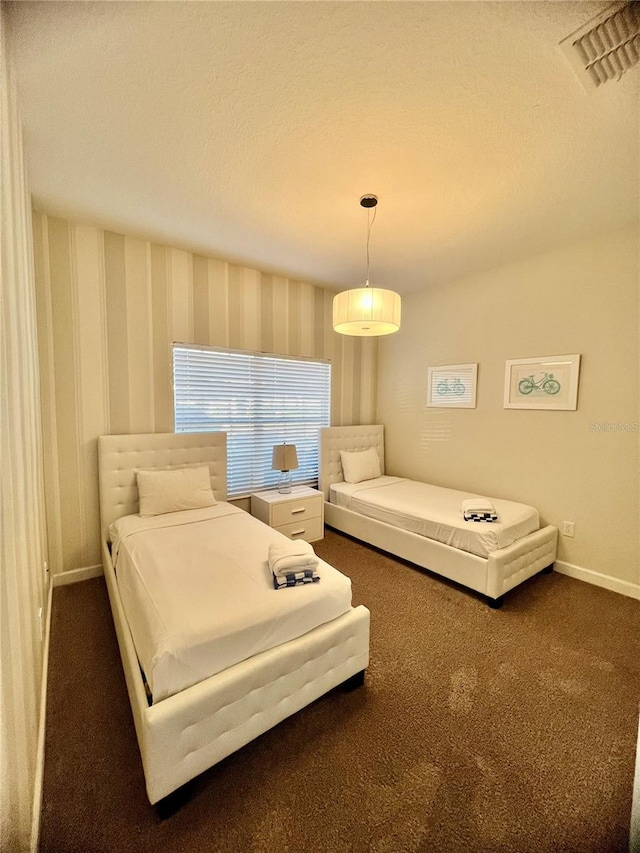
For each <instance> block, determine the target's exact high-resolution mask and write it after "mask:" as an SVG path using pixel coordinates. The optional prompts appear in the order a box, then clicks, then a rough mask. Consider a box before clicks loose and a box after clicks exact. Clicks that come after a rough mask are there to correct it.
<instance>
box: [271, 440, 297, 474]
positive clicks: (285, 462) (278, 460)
mask: <svg viewBox="0 0 640 853" xmlns="http://www.w3.org/2000/svg"><path fill="white" fill-rule="evenodd" d="M271 467H272V469H273V470H274V471H293V470H294V469H295V468H297V467H298V454H297V453H296V446H295V444H276V445H275V446H274V448H273V456H272V457H271Z"/></svg>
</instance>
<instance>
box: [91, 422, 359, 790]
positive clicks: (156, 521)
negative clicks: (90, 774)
mask: <svg viewBox="0 0 640 853" xmlns="http://www.w3.org/2000/svg"><path fill="white" fill-rule="evenodd" d="M98 444H99V474H100V508H101V523H102V533H103V546H102V547H103V565H104V572H105V577H106V582H107V588H108V592H109V598H110V602H111V608H112V611H113V618H114V623H115V627H116V633H117V637H118V643H119V647H120V654H121V658H122V662H123V667H124V673H125V678H126V683H127V689H128V692H129V698H130V702H131V708H132V711H133V718H134V723H135V728H136V734H137V737H138V743H139V746H140V754H141V757H142V764H143V768H144V773H145V780H146V787H147V795H148V797H149V801H150V802H151V803H157V802H159V801H161V800H163V798H165V797H167V796H168V795H169V794H171V793H172V792H173V791H175V790H176V789H177V788H179V787H180V786H182V785H183V784H184V783H186V782H188V781H189V780H190V779H192V778H193V777H195V776H196V775H198V774H199V773H201V772H202V771H204V770H206V769H207V768H209V767H211V766H212V765H213V764H215V763H217V762H218V761H220V760H221V759H222V758H224V757H225V756H227V755H229V754H230V753H232V752H234V751H235V750H237V749H238V748H240V747H241V746H243V745H244V744H246V743H248V742H249V741H250V740H252V739H253V738H255V737H257V736H258V735H260V734H261V733H263V732H265V731H266V730H267V729H269V728H272V727H273V726H274V725H276V724H277V723H279V722H280V721H282V720H284V719H285V718H286V717H288V716H290V715H291V714H293V713H294V712H296V711H298V710H299V709H301V708H303V707H304V706H305V705H308V704H309V703H310V702H312V701H313V700H315V699H317V698H318V697H319V696H321V695H322V694H324V693H326V692H327V691H328V690H330V689H332V688H333V687H336V686H337V685H339V684H342V683H345V682H347V683H349V682H350V681H351V682H352V683H354V684H355V683H358V682H360V681H361V676H362V673H363V671H364V669H365V668H366V666H367V664H368V656H369V612H368V610H367V609H366V608H365V607H362V606H359V607H356V608H353V607H352V606H351V588H350V582H349V580H348V578H346V577H345V576H344V575H342V574H341V573H339V572H337V571H336V570H335V569H333V568H332V567H331V566H329V565H328V564H325V563H323V562H322V561H320V565H319V573H320V576H321V580H320V581H319V582H318V583H313V584H311V585H310V586H301V587H296V588H294V589H284V590H275V589H273V586H272V583H271V581H272V578H271V577H270V573H269V571H268V566H267V562H266V560H267V553H268V548H269V544H270V543H271V542H273V541H277V540H278V539H283V537H282V534H280V533H278V532H277V531H275V530H272V529H271V528H269V527H267V526H266V525H264V524H263V523H262V522H260V521H258V520H257V519H255V518H253V517H251V516H250V515H248V514H247V513H245V512H244V511H242V510H240V509H238V508H237V507H233V506H232V505H231V504H229V503H227V502H226V436H225V434H224V433H181V434H180V433H178V434H174V433H167V434H147V435H119V436H115V435H114V436H101V437H100V438H99V443H98ZM202 464H206V465H207V466H208V468H209V471H210V477H211V487H212V489H213V493H214V495H215V498H216V499H217V503H215V505H213V506H210V507H205V508H199V509H189V510H185V511H176V512H171V513H166V514H164V515H156V516H153V517H151V518H148V517H140V516H139V515H138V488H137V485H136V471H139V470H140V469H142V470H145V471H149V470H151V471H159V470H160V471H162V470H166V469H175V468H183V469H184V468H185V466H186V467H193V466H196V465H202ZM203 476H206V475H205V474H203ZM285 541H287V540H285ZM203 553H204V556H205V560H204V563H201V562H199V561H200V559H201V557H202V555H203ZM114 563H115V568H114ZM209 565H211V567H213V566H214V565H215V566H217V569H216V572H215V573H214V572H213V571H210V570H209ZM174 568H175V570H174ZM221 569H222V570H221ZM187 575H189V576H190V577H192V578H197V580H198V583H199V587H198V588H196V587H191V586H188V585H187V584H186V582H183V580H184V579H185V578H186V577H187ZM207 601H215V603H216V605H217V606H218V609H217V614H218V615H217V616H216V618H215V620H213V622H212V621H211V620H210V619H208V614H207V610H208V607H207ZM238 604H239V605H240V607H239V608H238ZM232 610H234V611H235V614H236V615H235V616H233V617H231V616H227V614H230V613H231V612H232ZM180 616H182V617H186V619H184V618H182V619H179V617H180ZM143 672H144V675H145V676H146V679H145V678H143ZM145 680H146V685H145ZM149 694H151V695H149Z"/></svg>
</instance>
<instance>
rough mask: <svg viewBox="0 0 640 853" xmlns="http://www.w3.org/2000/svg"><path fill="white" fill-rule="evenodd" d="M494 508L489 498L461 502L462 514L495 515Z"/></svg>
mask: <svg viewBox="0 0 640 853" xmlns="http://www.w3.org/2000/svg"><path fill="white" fill-rule="evenodd" d="M495 511H496V508H495V507H494V505H493V504H492V503H491V501H490V500H489V498H471V499H469V500H466V501H462V512H463V513H466V512H493V513H495Z"/></svg>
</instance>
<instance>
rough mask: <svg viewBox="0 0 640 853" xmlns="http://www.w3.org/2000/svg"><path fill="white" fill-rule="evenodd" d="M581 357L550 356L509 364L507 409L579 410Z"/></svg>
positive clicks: (505, 395)
mask: <svg viewBox="0 0 640 853" xmlns="http://www.w3.org/2000/svg"><path fill="white" fill-rule="evenodd" d="M579 373H580V355H579V354H578V353H574V354H573V355H546V356H538V357H537V358H516V359H510V360H507V362H506V365H505V377H504V408H505V409H555V410H559V409H564V410H575V409H577V408H578V378H579Z"/></svg>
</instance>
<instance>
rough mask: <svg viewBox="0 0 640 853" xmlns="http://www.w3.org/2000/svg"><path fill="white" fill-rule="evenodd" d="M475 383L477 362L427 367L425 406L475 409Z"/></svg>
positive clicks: (476, 380) (476, 381) (476, 382)
mask: <svg viewBox="0 0 640 853" xmlns="http://www.w3.org/2000/svg"><path fill="white" fill-rule="evenodd" d="M477 384H478V363H477V362H472V363H470V364H444V365H434V366H433V367H429V368H428V375H427V406H428V407H439V408H448V409H475V407H476V388H477Z"/></svg>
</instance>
